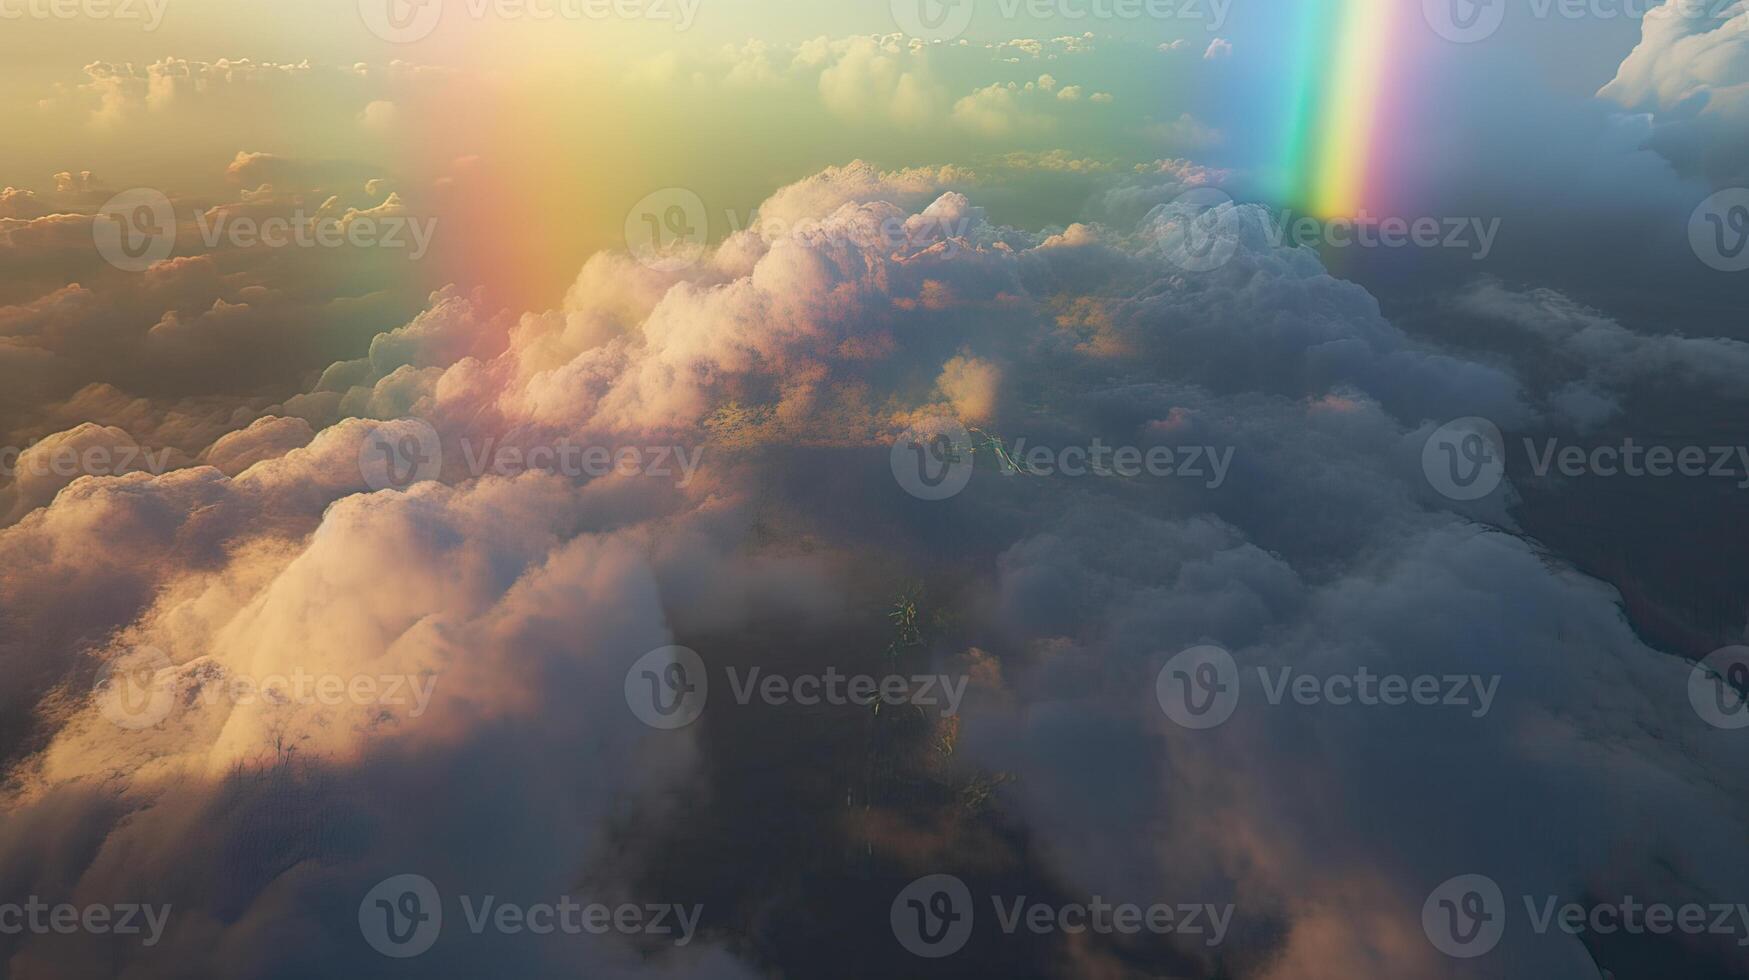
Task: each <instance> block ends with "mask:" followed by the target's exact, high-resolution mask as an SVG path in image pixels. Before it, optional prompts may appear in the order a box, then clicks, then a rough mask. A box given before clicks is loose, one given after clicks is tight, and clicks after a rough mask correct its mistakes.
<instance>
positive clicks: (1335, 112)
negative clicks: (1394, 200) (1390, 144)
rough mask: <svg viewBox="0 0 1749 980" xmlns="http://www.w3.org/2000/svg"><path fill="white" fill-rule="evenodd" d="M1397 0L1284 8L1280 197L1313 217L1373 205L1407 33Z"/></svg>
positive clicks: (1328, 0) (1403, 6)
mask: <svg viewBox="0 0 1749 980" xmlns="http://www.w3.org/2000/svg"><path fill="white" fill-rule="evenodd" d="M1411 6H1412V4H1407V3H1404V2H1402V0H1303V2H1301V3H1297V4H1295V5H1294V7H1295V9H1294V12H1293V13H1292V14H1290V15H1289V16H1291V17H1293V18H1294V19H1295V21H1296V23H1294V24H1293V26H1292V28H1291V32H1290V37H1292V38H1293V41H1292V44H1291V46H1290V48H1289V50H1288V51H1287V53H1286V59H1287V66H1286V69H1287V72H1288V78H1289V84H1288V85H1287V92H1288V97H1287V104H1286V106H1285V112H1284V114H1285V117H1286V122H1285V125H1284V126H1283V127H1282V138H1281V142H1280V145H1279V147H1278V151H1277V159H1278V160H1279V165H1278V167H1277V174H1276V183H1277V185H1278V186H1277V193H1278V195H1279V197H1280V198H1281V203H1282V204H1283V205H1284V206H1287V207H1290V208H1294V209H1298V210H1301V211H1304V212H1306V213H1308V214H1311V215H1313V216H1315V217H1320V218H1353V217H1357V216H1359V215H1360V213H1361V212H1362V211H1363V210H1366V209H1369V208H1372V207H1376V206H1377V201H1378V191H1379V186H1380V184H1381V183H1382V182H1383V181H1384V180H1385V178H1386V174H1385V173H1384V163H1385V162H1386V161H1385V159H1384V153H1383V152H1382V150H1384V149H1386V148H1387V147H1386V144H1385V140H1384V134H1383V132H1382V130H1384V129H1385V128H1387V127H1388V123H1389V116H1390V109H1391V89H1392V86H1393V83H1395V82H1400V81H1401V79H1400V78H1398V77H1396V76H1397V74H1398V73H1397V72H1396V70H1395V69H1396V67H1397V63H1398V62H1399V61H1400V59H1402V58H1403V52H1404V51H1405V49H1406V48H1407V47H1408V46H1409V44H1410V42H1411V40H1412V39H1411V38H1410V37H1408V36H1407V30H1408V28H1409V27H1410V25H1408V24H1407V13H1406V12H1410V13H1412V11H1409V8H1410V7H1411Z"/></svg>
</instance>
